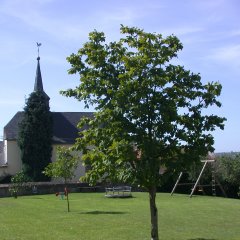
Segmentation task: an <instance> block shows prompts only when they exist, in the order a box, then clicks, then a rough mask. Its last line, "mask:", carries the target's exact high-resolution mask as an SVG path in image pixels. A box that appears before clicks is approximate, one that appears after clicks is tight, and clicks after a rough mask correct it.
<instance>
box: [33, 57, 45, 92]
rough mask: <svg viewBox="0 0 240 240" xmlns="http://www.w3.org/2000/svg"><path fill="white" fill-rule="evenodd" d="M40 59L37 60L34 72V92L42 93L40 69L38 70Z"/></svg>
mask: <svg viewBox="0 0 240 240" xmlns="http://www.w3.org/2000/svg"><path fill="white" fill-rule="evenodd" d="M39 60H40V57H39V56H38V58H37V61H38V63H37V71H36V77H35V84H34V91H35V92H36V91H41V92H43V84H42V75H41V69H40V62H39Z"/></svg>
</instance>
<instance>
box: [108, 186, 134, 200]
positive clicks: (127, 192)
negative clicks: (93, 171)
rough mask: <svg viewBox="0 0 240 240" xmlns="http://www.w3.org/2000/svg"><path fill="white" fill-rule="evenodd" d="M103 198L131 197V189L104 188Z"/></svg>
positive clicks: (123, 187)
mask: <svg viewBox="0 0 240 240" xmlns="http://www.w3.org/2000/svg"><path fill="white" fill-rule="evenodd" d="M105 197H109V198H127V197H132V187H130V186H117V187H107V188H105Z"/></svg>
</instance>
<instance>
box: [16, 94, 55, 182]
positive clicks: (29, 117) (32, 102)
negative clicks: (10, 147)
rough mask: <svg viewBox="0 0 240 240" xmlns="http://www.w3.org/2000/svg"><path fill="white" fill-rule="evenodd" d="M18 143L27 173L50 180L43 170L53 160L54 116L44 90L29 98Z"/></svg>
mask: <svg viewBox="0 0 240 240" xmlns="http://www.w3.org/2000/svg"><path fill="white" fill-rule="evenodd" d="M18 145H19V147H20V150H21V159H22V162H23V165H24V171H25V173H26V174H27V175H28V176H29V177H30V178H31V179H32V180H33V181H45V180H48V178H47V177H46V176H45V175H44V174H43V173H42V171H43V170H44V168H45V167H46V166H47V165H48V163H50V161H51V154H52V117H51V113H50V111H49V105H48V99H46V95H45V93H44V92H41V91H37V92H33V93H31V94H30V96H29V98H28V99H27V102H26V106H25V107H24V118H23V120H22V122H21V123H20V125H19V133H18Z"/></svg>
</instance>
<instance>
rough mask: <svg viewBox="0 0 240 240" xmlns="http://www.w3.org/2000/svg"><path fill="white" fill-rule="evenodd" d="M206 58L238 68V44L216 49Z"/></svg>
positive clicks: (239, 52)
mask: <svg viewBox="0 0 240 240" xmlns="http://www.w3.org/2000/svg"><path fill="white" fill-rule="evenodd" d="M207 58H209V59H213V60H216V61H221V62H227V63H231V64H237V65H239V66H240V63H239V58H240V44H238V45H231V46H226V47H220V48H216V49H214V50H213V52H212V54H210V55H208V56H207Z"/></svg>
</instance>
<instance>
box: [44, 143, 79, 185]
mask: <svg viewBox="0 0 240 240" xmlns="http://www.w3.org/2000/svg"><path fill="white" fill-rule="evenodd" d="M77 160H78V158H77V157H76V156H74V155H73V153H72V150H71V149H70V148H67V147H58V148H57V160H56V161H55V162H52V163H49V164H48V166H47V167H46V168H45V170H44V171H43V172H44V174H45V175H47V176H49V177H53V178H63V179H64V183H66V182H67V181H68V180H70V179H71V178H72V177H73V176H74V170H75V169H76V167H77V163H78V161H77Z"/></svg>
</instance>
